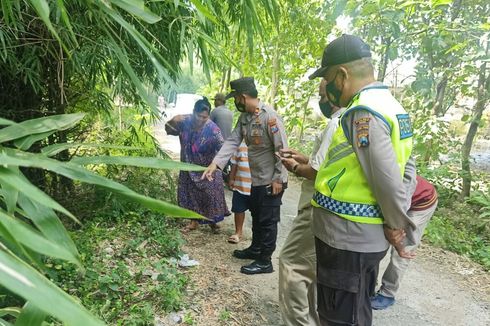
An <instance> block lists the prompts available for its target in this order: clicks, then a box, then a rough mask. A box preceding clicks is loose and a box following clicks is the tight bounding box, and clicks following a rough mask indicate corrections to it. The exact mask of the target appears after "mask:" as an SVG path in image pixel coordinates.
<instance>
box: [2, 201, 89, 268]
mask: <svg viewBox="0 0 490 326" xmlns="http://www.w3.org/2000/svg"><path fill="white" fill-rule="evenodd" d="M0 224H2V225H3V226H4V227H5V228H6V229H7V230H8V231H9V233H10V234H11V235H12V236H13V237H14V238H15V239H16V240H17V241H18V242H19V243H21V244H22V245H23V246H26V247H27V248H30V249H31V250H33V251H35V252H38V253H40V254H42V255H45V256H50V257H55V258H59V259H64V260H67V261H69V262H72V263H74V264H76V265H78V266H80V267H81V263H80V261H79V260H78V259H77V258H76V257H75V256H73V254H72V253H71V252H70V251H68V250H66V249H65V248H63V247H62V246H60V245H58V244H56V243H54V242H51V241H49V240H47V239H46V238H44V237H43V236H42V235H41V234H39V233H38V232H37V231H35V230H33V229H32V228H31V227H30V226H28V225H27V224H25V223H24V222H22V221H20V220H18V219H15V218H13V217H11V216H10V215H8V214H7V213H6V212H5V211H2V210H0Z"/></svg>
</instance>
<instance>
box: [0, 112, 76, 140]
mask: <svg viewBox="0 0 490 326" xmlns="http://www.w3.org/2000/svg"><path fill="white" fill-rule="evenodd" d="M84 116H85V114H84V113H72V114H59V115H52V116H49V117H43V118H38V119H31V120H27V121H24V122H21V123H16V124H13V125H10V126H8V127H6V128H3V129H1V130H0V143H3V142H6V141H10V140H14V139H19V138H23V137H26V136H30V135H34V134H42V133H45V132H49V131H58V130H65V129H68V128H71V127H73V126H74V125H76V124H77V123H78V122H79V121H80V120H81V119H82V118H83V117H84Z"/></svg>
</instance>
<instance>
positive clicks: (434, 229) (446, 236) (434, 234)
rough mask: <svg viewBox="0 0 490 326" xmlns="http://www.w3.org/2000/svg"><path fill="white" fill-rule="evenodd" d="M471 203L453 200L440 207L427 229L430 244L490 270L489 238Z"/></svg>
mask: <svg viewBox="0 0 490 326" xmlns="http://www.w3.org/2000/svg"><path fill="white" fill-rule="evenodd" d="M489 234H490V232H489V228H488V224H487V228H486V231H484V232H483V231H482V228H481V225H480V223H479V221H478V220H477V219H475V212H474V211H473V209H472V208H471V206H468V205H465V204H458V203H454V204H453V205H448V206H446V207H441V208H439V209H438V211H437V213H436V214H435V215H434V217H433V218H432V220H431V221H430V223H429V225H428V227H427V229H426V237H425V239H427V240H428V241H429V242H430V243H431V244H433V245H436V246H439V247H442V248H444V249H448V250H451V251H453V252H456V253H458V254H461V255H465V256H467V257H469V258H471V259H473V260H474V261H476V262H478V263H480V264H481V265H482V266H483V267H484V268H485V269H486V270H490V237H489Z"/></svg>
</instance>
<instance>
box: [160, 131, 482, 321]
mask: <svg viewBox="0 0 490 326" xmlns="http://www.w3.org/2000/svg"><path fill="white" fill-rule="evenodd" d="M174 143H175V139H174V140H169V139H166V140H165V141H164V142H163V144H170V145H164V146H165V147H167V148H169V147H170V146H172V148H175V144H174ZM299 192H300V187H299V183H298V182H297V181H293V182H290V187H289V189H287V191H286V193H285V195H284V197H283V206H282V208H281V210H282V212H281V213H282V214H281V223H280V228H279V235H278V249H277V250H276V252H275V254H274V257H273V263H274V266H275V268H277V254H278V252H279V250H280V248H281V247H282V244H283V242H284V240H285V237H286V236H287V234H288V231H289V229H290V227H291V222H292V220H293V218H294V217H295V215H296V207H297V202H298V198H299ZM227 200H228V203H229V204H231V193H230V192H229V191H227ZM222 224H223V228H222V231H221V233H220V234H212V233H211V232H210V230H209V229H208V228H200V229H198V230H196V231H193V232H191V233H189V234H188V235H186V236H185V238H186V240H187V244H186V245H185V247H184V251H185V252H186V253H188V254H189V256H190V257H191V258H193V259H196V260H198V261H199V262H200V265H199V266H198V267H195V268H193V269H190V270H189V271H188V273H189V274H190V276H191V285H190V287H189V288H190V289H189V292H188V294H187V298H186V300H187V302H188V307H187V308H186V309H185V310H184V311H182V312H180V313H179V315H180V316H181V317H182V318H183V322H185V323H186V324H189V325H203V326H208V325H209V326H215V325H254V326H255V325H282V321H281V316H280V312H279V308H278V293H277V283H278V274H277V271H275V272H274V273H272V274H266V275H254V276H246V275H244V274H241V273H240V272H239V270H240V266H241V265H242V264H243V263H244V261H241V260H239V259H236V258H233V257H232V252H233V250H234V249H237V248H245V247H247V246H248V245H249V244H250V238H251V232H250V228H251V218H250V216H249V215H248V216H247V220H246V238H245V241H243V242H241V243H240V244H238V245H234V244H229V243H227V242H226V239H227V237H228V235H229V234H231V233H232V231H233V218H232V216H230V217H228V218H226V220H225V222H223V223H222ZM245 262H247V261H245ZM385 265H386V259H385V260H384V261H383V263H382V267H381V271H383V270H384V266H385ZM170 324H172V323H169V325H170ZM373 324H374V325H380V326H381V325H386V326H388V325H389V326H394V325H441V326H442V325H444V326H446V325H472V326H475V325H482V326H484V325H485V326H486V325H490V277H489V274H488V273H485V272H484V271H482V270H481V268H479V267H478V265H476V264H473V263H471V262H470V261H468V260H467V259H466V258H463V257H459V256H457V255H455V254H452V253H447V252H445V251H442V250H440V249H436V248H432V247H430V246H428V245H423V246H422V247H421V248H420V249H419V251H418V257H417V258H416V259H415V260H414V261H413V262H412V263H411V265H410V267H409V270H408V271H407V273H406V275H405V278H404V281H403V283H402V285H401V288H400V291H399V293H398V295H397V302H396V304H395V305H394V306H393V307H391V308H389V309H387V310H385V311H375V312H374V322H373Z"/></svg>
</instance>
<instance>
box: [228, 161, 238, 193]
mask: <svg viewBox="0 0 490 326" xmlns="http://www.w3.org/2000/svg"><path fill="white" fill-rule="evenodd" d="M237 170H238V165H237V164H236V163H233V162H232V163H231V170H230V174H229V176H228V186H229V187H230V189H233V185H234V184H235V177H236V172H237Z"/></svg>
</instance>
